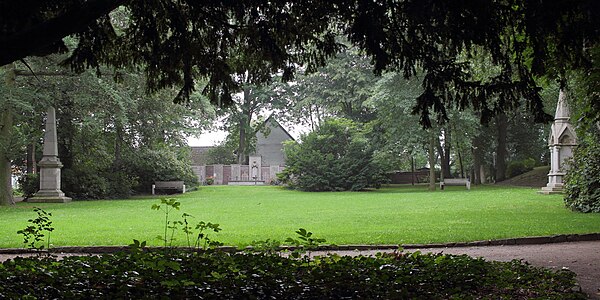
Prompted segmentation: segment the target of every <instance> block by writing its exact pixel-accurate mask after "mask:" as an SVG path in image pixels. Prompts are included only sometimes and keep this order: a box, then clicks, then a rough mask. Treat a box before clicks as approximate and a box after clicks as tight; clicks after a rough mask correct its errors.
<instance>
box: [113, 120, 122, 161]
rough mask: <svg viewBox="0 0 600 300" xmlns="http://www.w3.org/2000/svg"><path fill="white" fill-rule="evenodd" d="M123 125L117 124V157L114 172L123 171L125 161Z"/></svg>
mask: <svg viewBox="0 0 600 300" xmlns="http://www.w3.org/2000/svg"><path fill="white" fill-rule="evenodd" d="M122 149H123V125H122V124H121V123H120V122H117V123H116V124H115V157H114V160H113V166H112V169H113V171H114V172H117V171H120V170H121V165H122V161H123V153H122V152H123V151H122Z"/></svg>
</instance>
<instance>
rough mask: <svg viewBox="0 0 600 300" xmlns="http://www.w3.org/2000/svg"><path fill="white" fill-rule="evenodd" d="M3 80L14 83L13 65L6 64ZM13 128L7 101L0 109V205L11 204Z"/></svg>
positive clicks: (8, 84) (12, 84)
mask: <svg viewBox="0 0 600 300" xmlns="http://www.w3.org/2000/svg"><path fill="white" fill-rule="evenodd" d="M7 68H8V70H7V72H6V77H5V82H6V86H8V87H9V88H11V87H14V85H15V66H14V64H10V65H8V67H7ZM12 128H13V112H12V110H11V107H10V104H8V103H7V105H5V107H3V109H2V111H0V205H2V206H5V205H13V204H15V199H14V198H13V195H12V194H13V190H12V181H11V179H12V178H11V175H12V172H11V161H10V153H9V151H10V141H11V137H12Z"/></svg>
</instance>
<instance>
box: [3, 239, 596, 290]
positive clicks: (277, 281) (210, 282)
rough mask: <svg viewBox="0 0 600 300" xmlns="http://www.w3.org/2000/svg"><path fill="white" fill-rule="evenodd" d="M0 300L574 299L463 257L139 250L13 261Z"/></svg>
mask: <svg viewBox="0 0 600 300" xmlns="http://www.w3.org/2000/svg"><path fill="white" fill-rule="evenodd" d="M0 281H1V282H2V285H0V298H2V299H35V298H39V299H89V298H103V299H122V298H128V299H140V298H161V297H164V298H198V299H254V298H257V299H341V298H343V299H356V298H369V299H374V298H380V299H409V298H411V299H414V298H417V299H448V298H459V299H463V298H494V299H498V298H510V299H529V298H537V297H539V298H546V299H548V298H555V299H584V298H585V297H584V294H582V293H580V292H577V291H574V289H573V287H574V285H575V280H574V273H572V272H570V271H558V272H553V271H549V270H546V269H541V268H534V267H531V266H528V265H526V264H523V263H521V262H519V261H512V262H507V263H502V262H487V261H484V260H482V259H474V258H470V257H468V256H466V255H462V256H453V255H441V254H420V253H418V252H417V253H414V254H394V255H387V256H379V257H363V256H360V257H356V258H352V257H346V256H344V257H340V256H335V255H334V256H327V257H320V258H315V259H314V260H309V259H308V258H306V257H304V258H299V259H293V258H285V257H280V256H278V255H267V254H265V253H258V254H228V253H224V252H205V253H189V252H188V253H185V252H174V251H166V252H156V251H153V252H145V251H133V252H131V253H117V254H113V255H103V256H85V257H66V258H64V259H62V260H59V261H57V260H55V259H52V258H43V259H36V258H16V259H14V260H8V261H6V262H4V263H2V264H0Z"/></svg>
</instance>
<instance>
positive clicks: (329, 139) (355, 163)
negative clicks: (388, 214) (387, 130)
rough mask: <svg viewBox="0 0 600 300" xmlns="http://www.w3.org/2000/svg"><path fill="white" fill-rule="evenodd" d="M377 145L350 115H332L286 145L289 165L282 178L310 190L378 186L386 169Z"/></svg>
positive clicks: (293, 184) (383, 179)
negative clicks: (377, 157)
mask: <svg viewBox="0 0 600 300" xmlns="http://www.w3.org/2000/svg"><path fill="white" fill-rule="evenodd" d="M374 153H375V149H374V147H372V145H371V143H370V142H369V140H368V139H367V138H366V137H365V133H364V130H363V129H362V128H361V127H360V126H359V125H357V124H356V123H354V122H352V121H350V120H347V119H330V120H328V121H326V122H324V123H323V124H321V125H320V126H319V127H318V128H317V130H315V131H313V132H311V133H309V134H307V135H305V136H303V137H302V142H301V143H295V142H292V143H288V144H286V147H285V154H286V168H285V170H284V171H283V172H282V173H281V175H280V176H279V178H280V179H281V180H282V182H283V183H285V184H287V185H289V186H290V187H292V188H297V189H300V190H306V191H339V190H352V191H358V190H362V189H365V188H369V187H375V188H378V187H380V186H381V184H382V183H384V182H385V181H386V178H385V176H384V172H385V170H384V169H383V167H382V166H381V165H380V164H378V163H377V162H376V161H375V160H374V159H373V156H374Z"/></svg>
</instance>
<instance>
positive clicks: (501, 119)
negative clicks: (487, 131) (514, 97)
mask: <svg viewBox="0 0 600 300" xmlns="http://www.w3.org/2000/svg"><path fill="white" fill-rule="evenodd" d="M507 127H508V120H507V118H506V114H504V113H500V114H498V115H497V116H496V129H497V132H498V140H497V142H498V144H497V145H496V182H500V181H503V180H505V179H506V156H507V155H508V153H507V150H506V131H507Z"/></svg>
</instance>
